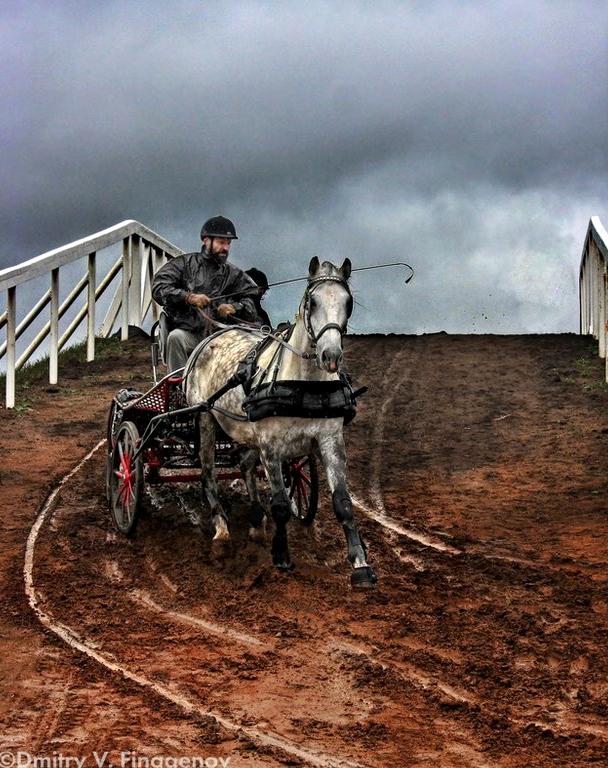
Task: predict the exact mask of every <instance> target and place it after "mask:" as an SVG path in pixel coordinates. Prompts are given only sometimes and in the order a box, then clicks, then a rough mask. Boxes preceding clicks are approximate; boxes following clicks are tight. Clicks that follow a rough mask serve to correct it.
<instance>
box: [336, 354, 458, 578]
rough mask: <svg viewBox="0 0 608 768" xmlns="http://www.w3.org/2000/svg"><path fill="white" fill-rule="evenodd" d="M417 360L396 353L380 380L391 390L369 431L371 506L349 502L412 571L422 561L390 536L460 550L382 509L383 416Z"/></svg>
mask: <svg viewBox="0 0 608 768" xmlns="http://www.w3.org/2000/svg"><path fill="white" fill-rule="evenodd" d="M419 357H420V353H419V352H417V351H415V352H412V351H411V350H409V349H404V350H402V351H401V352H397V354H396V355H395V356H394V357H393V360H392V362H391V364H390V365H389V367H388V369H387V371H386V373H385V375H384V377H383V379H382V384H381V386H380V389H381V391H382V392H383V393H384V392H388V391H389V390H390V389H391V388H390V387H389V382H391V381H393V382H394V385H393V387H392V394H387V395H385V396H384V398H383V400H382V403H381V405H380V408H379V410H378V412H377V414H376V419H375V423H374V427H373V430H372V455H371V461H370V465H371V482H370V488H369V496H370V501H371V507H370V506H368V505H366V504H365V503H364V502H363V501H361V500H360V499H359V498H358V497H356V496H354V495H352V494H351V496H352V500H353V503H354V504H355V505H356V506H357V507H359V509H361V510H362V511H363V512H364V513H365V514H366V515H367V517H369V518H371V519H372V520H374V521H375V522H377V523H379V524H380V525H381V526H382V527H383V528H384V529H385V530H386V531H388V532H389V538H390V539H391V541H392V545H393V552H394V553H395V555H396V556H397V558H398V559H399V560H401V562H403V563H406V564H408V565H412V566H413V567H414V568H415V569H416V570H423V569H424V567H425V566H424V561H423V560H422V559H421V558H419V557H416V556H415V555H411V554H409V553H408V554H404V553H403V552H402V551H401V550H400V549H399V548H398V547H397V546H396V545H395V543H394V542H395V538H394V535H392V534H398V535H400V536H404V537H405V538H407V539H409V540H411V541H414V542H416V543H417V544H422V545H423V546H425V547H430V548H431V549H435V550H437V551H439V552H444V553H448V554H452V555H457V554H460V550H459V549H457V548H456V547H453V546H451V545H449V544H446V543H445V542H443V541H441V540H440V539H439V538H438V537H436V536H433V535H432V534H429V533H427V532H420V531H417V530H415V529H413V528H409V527H407V526H404V525H402V524H400V523H398V522H396V521H395V520H393V519H392V518H390V517H389V516H388V514H387V512H386V507H385V506H384V497H383V493H382V481H381V468H382V444H383V435H384V425H385V422H386V417H387V413H388V411H389V408H390V406H391V405H392V403H393V399H394V396H395V393H396V391H397V390H398V389H399V388H400V387H402V386H404V385H405V384H406V383H408V382H409V380H410V379H411V375H412V372H413V370H414V368H415V366H416V362H417V360H418V359H419ZM406 359H407V363H406Z"/></svg>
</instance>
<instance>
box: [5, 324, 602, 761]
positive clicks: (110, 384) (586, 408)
mask: <svg viewBox="0 0 608 768" xmlns="http://www.w3.org/2000/svg"><path fill="white" fill-rule="evenodd" d="M147 357H148V352H147V349H146V348H145V347H144V346H142V345H141V343H140V344H137V343H136V342H130V343H129V344H128V345H126V346H123V347H118V345H114V346H111V345H110V347H108V348H107V349H106V350H105V353H104V355H103V356H102V359H100V360H99V361H98V362H96V363H95V364H93V365H92V366H90V367H84V366H81V365H78V364H77V363H72V364H71V367H68V368H67V369H65V377H64V378H63V379H62V385H61V387H60V388H58V391H54V392H45V389H44V385H43V384H41V383H36V382H34V383H33V384H31V386H30V387H29V388H28V390H27V391H26V392H25V395H26V396H27V398H28V400H27V401H26V402H29V403H30V404H31V408H30V410H27V411H25V412H13V413H7V412H6V411H3V412H2V424H1V427H0V439H1V441H2V462H1V466H0V482H1V485H0V490H1V491H2V498H3V502H2V513H1V515H2V520H1V525H2V542H3V546H2V550H1V552H0V579H1V581H0V588H1V597H2V615H1V616H0V651H1V653H0V658H1V661H0V665H1V667H0V668H1V671H2V690H0V748H1V749H2V750H3V751H16V750H24V751H27V752H29V753H30V754H32V755H53V754H54V753H57V754H58V753H62V754H63V755H77V756H83V757H86V758H87V763H86V765H87V768H88V766H91V765H94V764H95V763H94V760H93V757H92V754H93V750H97V751H98V752H99V751H105V750H108V751H110V752H111V753H112V754H111V759H112V760H113V762H114V764H115V765H116V766H118V765H120V757H119V753H120V752H121V751H122V752H128V751H133V752H134V753H135V754H136V755H138V756H142V755H148V756H152V755H163V756H176V757H181V756H202V757H206V758H207V764H208V765H213V764H214V763H213V762H212V761H213V759H215V760H216V763H215V764H219V763H218V762H217V761H219V759H220V758H223V759H227V758H230V763H229V764H230V766H232V767H233V768H237V766H268V767H269V768H272V767H273V766H284V765H292V766H295V765H318V766H342V765H344V766H351V765H353V766H354V765H359V766H373V767H376V766H404V767H405V766H407V767H408V768H414V767H416V768H423V767H424V768H426V766H440V767H441V768H448V767H450V768H452V767H453V768H469V766H470V767H471V768H472V767H476V768H482V766H492V767H493V766H496V767H499V766H500V767H501V768H515V766H517V767H521V768H543V767H544V766H556V767H558V768H574V767H576V766H593V765H597V766H605V765H606V764H608V655H607V651H606V649H607V640H608V634H607V628H608V595H607V592H606V586H607V581H608V525H607V519H608V518H607V508H606V491H607V486H608V394H607V393H606V391H605V390H604V388H603V387H602V386H601V385H600V384H599V382H600V381H601V377H602V363H601V361H599V360H598V359H597V358H596V357H595V355H594V351H593V346H592V344H591V343H590V342H589V340H587V339H581V338H579V337H576V336H570V335H565V336H535V337H532V336H528V337H491V336H467V337H464V336H447V335H444V334H438V335H431V336H423V337H406V336H402V337H398V336H391V337H353V338H349V339H348V344H347V361H348V364H349V367H350V368H351V370H352V371H353V373H354V374H355V376H356V379H357V380H358V382H361V383H365V384H367V385H368V386H369V387H370V392H369V394H368V395H366V397H365V398H364V399H363V400H362V401H361V408H360V411H359V415H358V416H357V419H356V420H355V422H353V424H352V425H351V426H350V427H348V430H347V437H348V445H349V467H350V472H349V476H350V482H351V490H352V493H353V497H354V500H355V503H356V507H355V511H356V514H357V517H358V520H359V522H360V527H361V530H362V532H363V535H364V536H365V539H366V541H367V543H368V547H369V551H370V559H371V561H372V562H373V564H374V566H375V568H376V570H377V572H378V575H379V579H380V581H379V585H378V588H377V589H376V590H374V591H365V592H353V591H352V590H351V589H350V586H349V580H348V576H349V569H348V566H347V564H346V563H345V546H344V540H343V535H342V532H341V530H340V529H339V528H338V525H337V523H336V522H335V521H334V519H333V514H332V512H331V509H330V507H329V505H328V501H327V498H326V497H325V498H324V499H323V501H322V505H321V509H320V513H319V517H318V523H317V524H316V527H315V529H314V530H313V531H309V532H307V531H305V530H303V529H298V527H297V526H296V525H295V524H294V525H292V527H291V531H290V535H291V552H292V556H293V558H294V561H295V562H296V565H297V567H296V570H295V571H294V572H293V573H292V574H289V575H285V574H281V573H277V572H275V571H274V570H273V568H272V567H271V565H270V556H269V551H268V546H266V547H260V546H258V545H254V544H252V543H248V542H247V540H246V536H245V531H246V528H247V526H246V522H245V515H246V509H245V506H244V504H243V500H242V498H241V496H240V495H239V493H238V489H233V490H229V491H228V492H229V493H230V494H231V501H232V515H233V525H232V529H233V540H234V542H233V551H232V554H230V555H229V556H228V557H227V558H226V559H225V560H224V561H222V562H217V561H215V560H213V559H212V558H211V557H210V553H209V530H208V528H207V526H206V524H205V525H203V526H202V527H198V528H197V527H193V525H192V524H191V522H190V521H189V519H188V517H187V515H186V513H185V512H184V510H183V509H182V507H181V506H180V505H179V504H177V503H176V501H175V500H174V499H172V498H167V499H165V501H164V504H163V506H162V507H161V508H160V509H159V508H155V507H154V506H152V505H149V506H150V509H149V514H148V515H147V516H146V517H145V518H144V519H143V520H142V521H141V523H140V527H139V529H138V533H137V536H136V538H135V539H134V540H133V541H127V540H125V539H124V538H122V537H120V536H119V535H117V534H115V533H114V532H113V531H112V529H111V526H110V523H109V518H108V515H107V513H106V510H105V501H104V489H103V463H104V448H103V446H102V447H101V448H100V449H99V450H98V451H97V452H96V453H94V454H93V455H92V456H91V457H90V458H89V459H88V460H87V461H86V462H85V463H84V464H83V466H82V467H81V468H80V469H79V470H78V471H76V472H75V473H74V474H73V475H72V476H71V477H70V478H69V479H68V480H67V482H65V484H64V485H63V486H62V487H61V488H60V490H59V492H58V494H57V495H56V496H55V497H54V498H53V499H52V500H51V503H50V504H47V505H46V507H45V510H46V511H45V515H44V517H39V518H38V522H39V529H36V530H35V531H34V533H32V532H31V529H32V525H33V524H34V522H35V521H36V518H37V515H38V513H39V511H40V509H41V507H42V505H43V503H44V501H45V498H46V497H47V495H48V493H49V492H50V491H51V490H53V489H54V488H55V487H56V486H57V484H58V482H59V481H60V480H61V478H62V477H64V476H65V475H66V474H67V472H68V471H69V470H70V469H71V468H72V467H74V466H75V465H76V464H77V463H78V462H79V461H80V460H81V459H82V458H83V456H85V454H86V453H87V452H88V451H89V450H90V449H91V448H92V447H93V446H94V445H95V444H96V443H97V442H98V441H99V440H100V439H101V438H102V437H103V413H104V410H105V408H106V404H107V402H108V401H109V398H110V396H111V394H112V393H113V392H114V391H115V390H116V389H117V388H119V387H120V386H122V385H123V384H124V383H129V384H131V385H135V386H137V385H140V386H141V384H142V383H143V382H145V381H147V376H148V373H147ZM133 371H135V373H133ZM83 377H84V378H83ZM130 377H131V378H130ZM28 536H29V537H30V545H31V546H30V547H29V549H28V555H27V559H28V564H27V566H26V572H28V574H29V575H31V580H32V584H31V590H32V594H33V596H34V598H33V599H35V600H36V602H37V607H38V611H39V615H38V616H37V615H36V614H35V613H34V611H33V610H32V609H31V608H30V606H29V604H28V600H27V598H26V595H25V591H24V574H23V569H24V560H25V559H26V540H27V539H28ZM34 539H35V540H34ZM45 625H46V626H45ZM2 765H3V768H10V766H9V765H8V763H4V762H3V763H2Z"/></svg>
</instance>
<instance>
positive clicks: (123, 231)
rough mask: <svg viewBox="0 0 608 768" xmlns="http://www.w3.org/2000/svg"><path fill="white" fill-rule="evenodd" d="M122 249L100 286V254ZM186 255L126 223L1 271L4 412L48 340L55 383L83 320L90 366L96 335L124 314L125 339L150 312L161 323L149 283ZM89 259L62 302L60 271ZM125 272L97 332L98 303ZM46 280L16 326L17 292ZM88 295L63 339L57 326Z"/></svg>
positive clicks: (105, 332) (0, 351)
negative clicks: (21, 346) (22, 342)
mask: <svg viewBox="0 0 608 768" xmlns="http://www.w3.org/2000/svg"><path fill="white" fill-rule="evenodd" d="M116 244H121V252H120V255H119V256H118V258H117V259H116V261H114V263H113V264H112V266H111V267H110V268H109V269H108V270H107V271H106V273H105V274H104V275H103V277H101V279H99V282H97V279H98V277H99V276H98V275H97V274H96V272H97V269H96V267H97V253H98V252H99V251H101V250H103V249H105V248H109V247H111V246H113V245H116ZM181 253H183V251H182V250H181V249H180V248H178V247H177V246H175V245H173V244H172V243H170V242H169V241H168V240H166V239H165V238H164V237H161V236H160V235H157V234H156V232H153V231H152V230H151V229H148V228H147V227H144V226H143V224H140V223H139V222H138V221H133V220H127V221H122V222H120V224H116V225H115V226H113V227H110V228H109V229H104V230H103V231H101V232H96V233H95V234H94V235H90V236H89V237H84V238H82V240H76V241H75V242H73V243H69V244H68V245H64V246H62V247H61V248H55V249H54V250H52V251H48V252H47V253H43V254H42V255H41V256H36V258H34V259H30V260H29V261H25V262H23V263H22V264H17V265H16V266H14V267H9V268H8V269H3V270H0V292H1V291H7V300H6V311H5V312H3V313H2V314H1V315H0V330H1V329H2V328H3V327H5V326H6V341H4V342H3V343H2V344H0V359H2V358H3V357H6V407H7V408H13V407H14V405H15V374H16V371H18V370H19V369H20V368H21V367H22V366H23V365H25V363H26V362H28V360H30V359H31V357H32V355H33V354H34V352H35V351H36V350H37V349H38V348H39V347H40V345H41V344H42V342H43V341H44V340H45V339H46V338H47V337H49V347H48V349H49V382H50V383H51V384H57V381H58V373H59V352H60V350H61V349H62V348H63V347H64V346H65V345H66V344H67V342H68V341H69V339H70V338H72V336H73V335H74V333H75V331H76V330H77V329H78V327H79V326H80V324H81V323H82V322H83V320H84V319H85V318H86V319H87V361H91V360H93V359H94V358H95V336H96V335H98V336H102V337H107V336H109V335H110V333H111V332H112V329H113V328H114V325H115V323H116V321H117V318H118V316H119V314H120V327H121V338H122V339H127V338H128V336H129V325H136V326H141V325H142V324H143V322H144V321H145V319H146V316H147V315H148V313H149V312H150V310H151V311H152V315H153V317H154V319H156V318H157V314H158V307H157V305H156V303H155V302H154V301H152V294H151V284H152V278H153V276H154V273H155V272H156V270H157V269H158V268H159V267H160V266H162V264H164V263H165V261H166V260H167V258H170V257H173V256H178V255H179V254H181ZM84 258H86V260H87V263H86V271H85V274H84V275H83V277H82V278H81V279H80V280H79V281H78V282H77V283H76V284H75V285H74V287H73V288H72V289H71V290H70V292H69V293H68V295H67V296H66V297H65V298H64V300H63V301H62V302H61V303H60V299H59V280H60V268H61V267H65V266H67V265H68V264H71V263H73V262H75V261H78V260H79V259H84ZM119 272H121V273H122V274H121V280H120V281H119V283H118V286H117V287H116V289H115V292H114V296H113V297H112V300H111V302H110V304H109V308H108V309H107V311H106V313H105V317H104V319H103V321H102V322H101V324H100V327H99V329H98V330H96V318H95V308H96V304H97V302H98V300H99V299H100V297H101V296H102V295H103V294H104V292H105V291H106V289H107V288H108V287H109V286H110V284H111V283H112V282H113V281H114V278H115V277H116V276H117V275H118V273H119ZM44 275H48V277H49V281H50V285H49V288H48V290H46V291H45V292H44V293H43V295H42V296H41V297H40V299H38V301H36V302H33V306H32V308H31V309H30V310H29V311H28V312H27V314H25V316H24V317H23V318H22V319H21V320H20V321H19V322H17V288H18V287H20V286H22V285H23V284H24V283H28V282H29V281H31V280H34V279H35V278H40V277H41V276H44ZM85 289H86V290H87V297H86V301H85V302H84V304H83V305H82V306H81V307H80V309H79V310H78V312H77V313H76V315H75V316H74V317H73V318H72V320H71V321H70V323H69V325H68V326H67V328H66V329H65V330H64V331H63V333H62V334H61V335H60V333H59V321H60V319H61V318H62V317H63V316H64V315H65V314H66V312H68V310H69V309H70V307H72V305H73V304H74V302H75V301H76V300H77V299H78V297H79V296H80V294H81V293H82V292H83V291H84V290H85ZM49 305H50V315H49V319H48V321H47V322H46V323H45V324H44V325H43V327H42V328H41V329H40V330H39V331H38V333H36V335H35V336H34V338H33V339H32V340H31V342H30V343H29V344H28V346H27V348H26V349H25V350H24V351H23V352H22V354H21V355H20V356H19V358H17V357H16V342H17V340H18V339H19V338H20V337H21V336H22V335H23V333H24V332H25V331H26V330H27V329H28V328H29V327H30V326H31V325H32V324H33V323H34V322H35V320H36V319H37V318H38V317H39V316H40V314H41V313H42V312H43V311H44V310H45V308H46V307H47V306H49Z"/></svg>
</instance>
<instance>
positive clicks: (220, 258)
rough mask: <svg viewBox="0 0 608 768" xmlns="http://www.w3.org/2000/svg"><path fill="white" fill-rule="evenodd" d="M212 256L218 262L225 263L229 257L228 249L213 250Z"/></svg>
mask: <svg viewBox="0 0 608 768" xmlns="http://www.w3.org/2000/svg"><path fill="white" fill-rule="evenodd" d="M211 258H212V259H215V261H217V263H218V264H225V263H226V261H227V259H228V251H213V253H212V254H211Z"/></svg>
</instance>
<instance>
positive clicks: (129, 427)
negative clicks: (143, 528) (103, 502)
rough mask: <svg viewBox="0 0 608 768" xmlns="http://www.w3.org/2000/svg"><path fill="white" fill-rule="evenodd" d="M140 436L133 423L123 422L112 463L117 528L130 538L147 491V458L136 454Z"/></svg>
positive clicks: (111, 497) (112, 502) (111, 494)
mask: <svg viewBox="0 0 608 768" xmlns="http://www.w3.org/2000/svg"><path fill="white" fill-rule="evenodd" d="M138 442H139V432H138V431H137V427H136V426H135V424H133V422H132V421H123V423H122V424H121V425H120V428H119V430H118V432H117V433H116V437H115V439H114V447H113V448H112V452H111V454H110V461H109V469H110V472H109V479H108V485H109V500H108V503H109V507H110V513H111V515H112V519H113V520H114V525H115V526H116V527H117V528H118V530H119V531H120V532H121V533H124V534H125V535H126V536H129V535H130V534H132V533H133V532H134V530H135V525H136V524H137V518H138V515H139V511H140V507H141V497H142V494H143V488H144V478H143V457H142V455H141V454H140V455H139V456H137V458H135V459H134V458H133V457H134V456H135V451H136V450H137V444H138Z"/></svg>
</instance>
